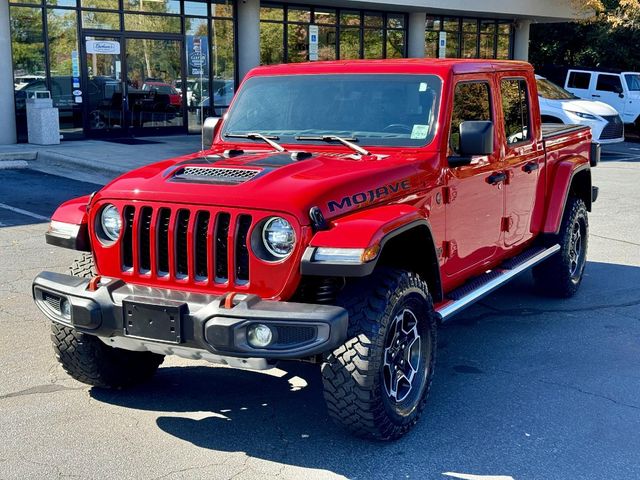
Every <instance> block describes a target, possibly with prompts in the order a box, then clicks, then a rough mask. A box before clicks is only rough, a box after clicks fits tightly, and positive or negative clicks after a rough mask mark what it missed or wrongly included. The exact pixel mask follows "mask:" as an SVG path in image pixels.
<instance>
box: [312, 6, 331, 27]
mask: <svg viewBox="0 0 640 480" xmlns="http://www.w3.org/2000/svg"><path fill="white" fill-rule="evenodd" d="M314 19H315V23H319V24H321V25H322V24H328V25H335V24H336V11H335V10H332V9H327V8H324V9H318V10H316V11H315V12H314Z"/></svg>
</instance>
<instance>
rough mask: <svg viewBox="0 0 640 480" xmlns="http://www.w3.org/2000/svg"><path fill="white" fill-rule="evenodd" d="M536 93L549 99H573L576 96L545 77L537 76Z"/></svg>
mask: <svg viewBox="0 0 640 480" xmlns="http://www.w3.org/2000/svg"><path fill="white" fill-rule="evenodd" d="M536 83H537V84H538V95H540V96H541V97H542V98H547V99H549V100H573V99H575V98H578V97H576V96H575V95H574V94H573V93H571V92H567V91H566V90H565V89H564V88H562V87H559V86H558V85H556V84H555V83H552V82H550V81H549V80H547V79H546V78H538V79H537V80H536Z"/></svg>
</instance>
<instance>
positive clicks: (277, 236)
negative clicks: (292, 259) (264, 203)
mask: <svg viewBox="0 0 640 480" xmlns="http://www.w3.org/2000/svg"><path fill="white" fill-rule="evenodd" d="M262 241H263V243H264V246H265V248H266V249H267V251H268V252H269V253H270V254H271V255H273V256H274V257H277V258H284V257H286V256H287V255H289V254H290V253H291V252H292V251H293V246H294V245H295V243H296V234H295V232H294V230H293V227H292V226H291V224H290V223H289V222H287V221H286V220H285V219H284V218H281V217H273V218H271V219H269V220H268V221H267V223H265V224H264V227H263V228H262Z"/></svg>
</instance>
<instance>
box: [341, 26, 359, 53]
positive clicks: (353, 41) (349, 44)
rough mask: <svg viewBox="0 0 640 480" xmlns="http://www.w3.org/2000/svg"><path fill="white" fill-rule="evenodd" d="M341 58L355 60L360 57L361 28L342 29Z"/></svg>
mask: <svg viewBox="0 0 640 480" xmlns="http://www.w3.org/2000/svg"><path fill="white" fill-rule="evenodd" d="M340 58H341V59H343V60H355V59H358V58H360V29H359V28H341V29H340Z"/></svg>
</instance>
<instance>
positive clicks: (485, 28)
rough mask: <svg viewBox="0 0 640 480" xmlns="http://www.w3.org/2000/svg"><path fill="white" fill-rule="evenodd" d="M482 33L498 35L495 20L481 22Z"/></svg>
mask: <svg viewBox="0 0 640 480" xmlns="http://www.w3.org/2000/svg"><path fill="white" fill-rule="evenodd" d="M480 33H486V34H490V35H493V34H495V33H496V22H495V20H480Z"/></svg>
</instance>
